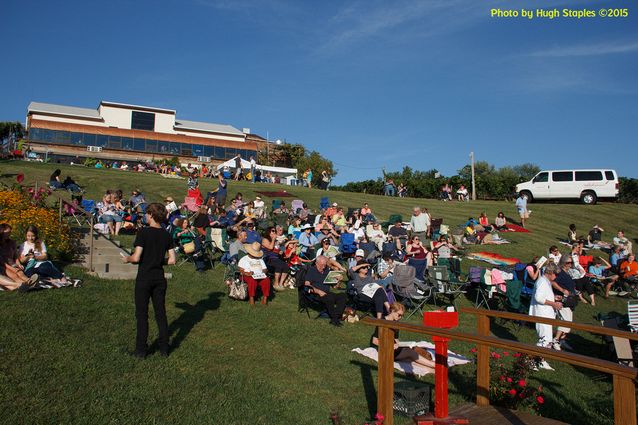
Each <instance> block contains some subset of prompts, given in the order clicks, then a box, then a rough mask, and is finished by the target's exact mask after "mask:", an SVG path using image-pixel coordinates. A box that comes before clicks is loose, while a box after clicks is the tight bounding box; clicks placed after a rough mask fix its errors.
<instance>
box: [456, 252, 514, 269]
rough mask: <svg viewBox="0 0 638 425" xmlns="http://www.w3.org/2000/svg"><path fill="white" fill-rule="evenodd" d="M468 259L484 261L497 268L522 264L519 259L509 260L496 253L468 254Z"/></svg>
mask: <svg viewBox="0 0 638 425" xmlns="http://www.w3.org/2000/svg"><path fill="white" fill-rule="evenodd" d="M467 258H469V259H470V260H477V261H484V262H486V263H489V264H493V265H495V266H513V265H514V264H516V263H520V262H521V260H519V259H518V258H507V257H503V256H502V255H500V254H496V253H494V252H473V253H471V254H468V256H467Z"/></svg>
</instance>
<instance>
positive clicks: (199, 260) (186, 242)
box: [172, 217, 205, 272]
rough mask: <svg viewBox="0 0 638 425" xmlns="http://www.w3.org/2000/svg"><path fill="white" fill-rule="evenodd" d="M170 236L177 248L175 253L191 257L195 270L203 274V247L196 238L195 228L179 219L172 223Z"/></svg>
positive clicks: (186, 220)
mask: <svg viewBox="0 0 638 425" xmlns="http://www.w3.org/2000/svg"><path fill="white" fill-rule="evenodd" d="M172 236H173V241H174V242H175V245H176V246H177V247H178V248H176V249H175V251H176V252H183V253H184V254H185V255H190V256H192V259H193V263H194V264H195V270H196V271H198V272H204V267H205V263H204V260H203V257H204V254H205V253H204V247H203V245H202V241H201V238H199V237H198V235H197V231H196V230H195V228H194V227H193V226H191V225H190V224H189V222H188V219H186V218H181V217H179V218H176V219H175V221H173V233H172Z"/></svg>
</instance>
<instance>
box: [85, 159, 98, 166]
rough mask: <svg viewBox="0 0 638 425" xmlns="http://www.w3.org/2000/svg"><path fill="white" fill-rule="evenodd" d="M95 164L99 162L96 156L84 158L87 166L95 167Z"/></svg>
mask: <svg viewBox="0 0 638 425" xmlns="http://www.w3.org/2000/svg"><path fill="white" fill-rule="evenodd" d="M95 164H97V159H95V158H86V159H85V160H84V166H85V167H95Z"/></svg>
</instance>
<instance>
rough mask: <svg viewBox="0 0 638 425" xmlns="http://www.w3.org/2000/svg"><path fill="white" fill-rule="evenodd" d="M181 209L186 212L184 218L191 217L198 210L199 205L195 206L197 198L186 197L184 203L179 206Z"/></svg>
mask: <svg viewBox="0 0 638 425" xmlns="http://www.w3.org/2000/svg"><path fill="white" fill-rule="evenodd" d="M180 208H182V209H185V210H186V216H188V217H191V216H192V215H193V214H195V213H196V212H197V211H198V210H199V205H198V204H197V198H191V197H190V196H187V197H185V198H184V203H183V204H182V205H181V207H180Z"/></svg>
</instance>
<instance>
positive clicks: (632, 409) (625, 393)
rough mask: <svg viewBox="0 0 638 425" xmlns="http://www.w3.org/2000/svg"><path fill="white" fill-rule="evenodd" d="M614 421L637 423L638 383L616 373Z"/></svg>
mask: <svg viewBox="0 0 638 425" xmlns="http://www.w3.org/2000/svg"><path fill="white" fill-rule="evenodd" d="M614 423H615V424H616V425H636V384H635V382H634V381H633V380H632V379H630V378H626V377H624V376H619V375H614Z"/></svg>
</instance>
